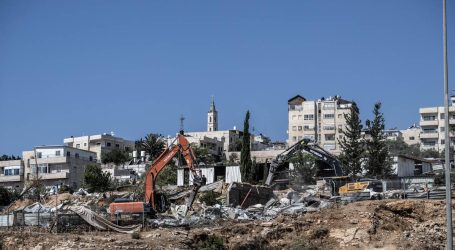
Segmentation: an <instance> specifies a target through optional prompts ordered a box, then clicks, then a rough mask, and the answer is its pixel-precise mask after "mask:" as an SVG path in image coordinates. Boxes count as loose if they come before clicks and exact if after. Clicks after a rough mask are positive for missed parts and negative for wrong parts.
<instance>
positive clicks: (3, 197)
mask: <svg viewBox="0 0 455 250" xmlns="http://www.w3.org/2000/svg"><path fill="white" fill-rule="evenodd" d="M12 201H13V195H12V193H11V192H10V191H9V190H8V189H6V188H4V187H0V206H8V205H9V204H10V203H11V202H12Z"/></svg>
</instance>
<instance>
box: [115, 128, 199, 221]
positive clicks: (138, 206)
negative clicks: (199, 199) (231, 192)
mask: <svg viewBox="0 0 455 250" xmlns="http://www.w3.org/2000/svg"><path fill="white" fill-rule="evenodd" d="M178 153H181V154H182V156H183V158H184V159H185V161H186V164H187V166H188V168H189V170H190V171H191V174H192V176H193V190H192V192H191V194H190V197H189V199H188V202H187V204H186V205H187V206H188V208H191V206H192V205H193V202H194V199H195V197H196V194H197V192H198V191H199V188H200V187H201V186H202V184H203V178H202V176H201V175H200V173H199V172H198V171H197V168H198V166H197V162H196V158H195V156H194V153H193V150H192V149H191V147H190V143H189V142H188V140H187V139H186V138H185V136H184V134H183V131H180V133H179V134H178V135H177V138H176V139H175V141H174V142H173V143H172V144H171V145H170V146H169V147H167V148H166V149H165V150H164V151H163V153H161V155H160V156H158V158H157V159H156V160H155V161H154V162H153V163H152V165H151V166H150V168H149V170H148V171H147V173H146V175H145V202H131V201H127V202H113V203H111V204H110V205H109V210H110V213H111V215H117V214H121V213H132V214H134V213H144V212H153V213H154V212H156V211H158V210H159V209H158V208H157V201H156V193H155V182H156V178H157V177H158V175H159V173H160V172H161V171H162V170H163V169H164V168H165V167H166V165H167V164H168V163H169V162H170V161H171V160H172V158H174V157H175V156H176V155H177V154H178Z"/></svg>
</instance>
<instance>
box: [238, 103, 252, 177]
mask: <svg viewBox="0 0 455 250" xmlns="http://www.w3.org/2000/svg"><path fill="white" fill-rule="evenodd" d="M249 129H250V111H247V112H246V115H245V121H244V123H243V137H242V150H241V151H240V171H241V174H242V180H243V181H245V182H249V181H252V180H253V176H252V175H253V171H252V167H253V163H252V161H251V152H250V131H249Z"/></svg>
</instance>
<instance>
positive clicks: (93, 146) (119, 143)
mask: <svg viewBox="0 0 455 250" xmlns="http://www.w3.org/2000/svg"><path fill="white" fill-rule="evenodd" d="M63 143H65V145H67V146H69V147H73V148H78V149H83V150H88V151H91V152H95V153H96V159H97V160H98V162H101V156H102V154H103V153H107V152H109V151H111V150H113V149H121V150H126V151H131V150H133V149H134V141H130V140H126V139H123V138H121V137H116V136H114V133H112V132H111V133H110V134H107V133H104V134H99V135H88V136H79V137H73V136H71V137H70V138H65V139H64V140H63Z"/></svg>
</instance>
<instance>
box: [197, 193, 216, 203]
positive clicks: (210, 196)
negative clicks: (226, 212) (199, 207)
mask: <svg viewBox="0 0 455 250" xmlns="http://www.w3.org/2000/svg"><path fill="white" fill-rule="evenodd" d="M218 196H220V195H219V194H217V193H215V192H213V191H208V192H205V193H203V194H202V195H201V196H200V197H199V201H200V202H202V203H205V204H206V205H207V206H213V205H215V204H218V203H219V202H218V200H217V199H216V198H218Z"/></svg>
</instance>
